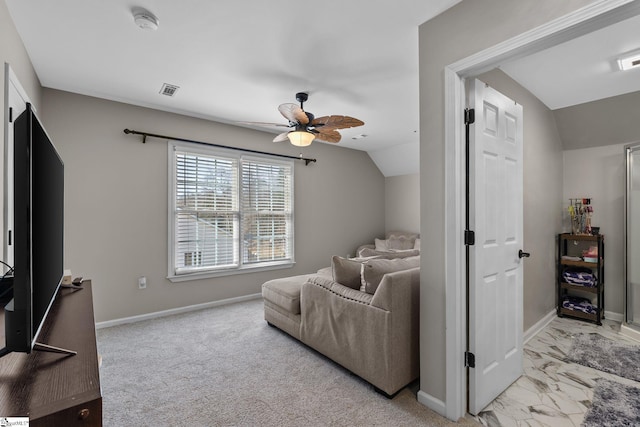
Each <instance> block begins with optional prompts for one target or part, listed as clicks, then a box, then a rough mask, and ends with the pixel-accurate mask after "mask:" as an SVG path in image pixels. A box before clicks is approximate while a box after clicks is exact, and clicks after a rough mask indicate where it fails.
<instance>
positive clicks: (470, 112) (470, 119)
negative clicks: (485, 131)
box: [464, 108, 476, 125]
mask: <svg viewBox="0 0 640 427" xmlns="http://www.w3.org/2000/svg"><path fill="white" fill-rule="evenodd" d="M475 122H476V110H474V109H473V108H465V109H464V124H465V125H470V124H472V123H475Z"/></svg>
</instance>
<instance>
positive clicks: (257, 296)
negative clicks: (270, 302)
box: [96, 293, 262, 329]
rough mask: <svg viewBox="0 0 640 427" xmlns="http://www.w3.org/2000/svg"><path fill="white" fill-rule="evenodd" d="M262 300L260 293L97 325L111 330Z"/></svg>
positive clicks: (99, 327)
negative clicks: (131, 324) (161, 318)
mask: <svg viewBox="0 0 640 427" xmlns="http://www.w3.org/2000/svg"><path fill="white" fill-rule="evenodd" d="M260 298H262V294H260V293H258V294H250V295H244V296H241V297H235V298H227V299H223V300H218V301H211V302H205V303H202V304H194V305H188V306H186V307H178V308H171V309H169V310H163V311H155V312H153V313H146V314H140V315H138V316H131V317H123V318H120V319H114V320H105V321H104V322H98V323H96V329H103V328H110V327H112V326H118V325H126V324H127V323H137V322H142V321H144V320H151V319H158V318H160V317H166V316H173V315H174V314H182V313H189V312H191V311H198V310H203V309H205V308H213V307H220V306H223V305H228V304H235V303H237V302H244V301H251V300H254V299H260Z"/></svg>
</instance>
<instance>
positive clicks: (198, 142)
mask: <svg viewBox="0 0 640 427" xmlns="http://www.w3.org/2000/svg"><path fill="white" fill-rule="evenodd" d="M124 133H126V134H127V135H129V134H133V135H142V143H143V144H146V142H147V137H148V136H150V137H152V138H160V139H173V140H174V141H182V142H191V143H193V144H200V145H208V146H210V147H218V148H228V149H230V150H236V151H244V152H246V153H254V154H266V155H267V156H276V157H284V158H285V159H293V160H304V164H305V166H307V165H309V163H311V162H314V163H315V162H316V159H308V158H306V157H302V155H301V156H300V157H296V156H288V155H286V154H277V153H267V152H266V151H258V150H250V149H248V148H239V147H230V146H228V145H220V144H214V143H212V142H203V141H195V140H193V139H186V138H176V137H175V136H167V135H158V134H155V133H148V132H138V131H137V130H131V129H125V130H124Z"/></svg>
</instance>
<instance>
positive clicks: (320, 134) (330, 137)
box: [313, 128, 342, 143]
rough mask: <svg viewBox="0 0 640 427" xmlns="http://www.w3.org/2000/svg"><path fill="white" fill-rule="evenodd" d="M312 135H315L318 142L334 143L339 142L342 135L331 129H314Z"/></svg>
mask: <svg viewBox="0 0 640 427" xmlns="http://www.w3.org/2000/svg"><path fill="white" fill-rule="evenodd" d="M313 133H315V134H316V139H318V140H320V141H325V142H333V143H336V142H340V139H342V135H340V132H338V131H337V130H333V129H325V128H319V129H316V130H315V131H314V132H313Z"/></svg>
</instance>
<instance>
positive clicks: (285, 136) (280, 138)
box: [273, 132, 289, 142]
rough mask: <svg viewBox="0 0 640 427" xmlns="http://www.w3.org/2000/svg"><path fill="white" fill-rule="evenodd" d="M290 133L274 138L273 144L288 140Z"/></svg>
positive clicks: (283, 133)
mask: <svg viewBox="0 0 640 427" xmlns="http://www.w3.org/2000/svg"><path fill="white" fill-rule="evenodd" d="M288 135H289V132H282V133H281V134H280V135H278V136H276V137H275V138H273V142H282V141H286V140H287V139H289V138H288Z"/></svg>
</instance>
